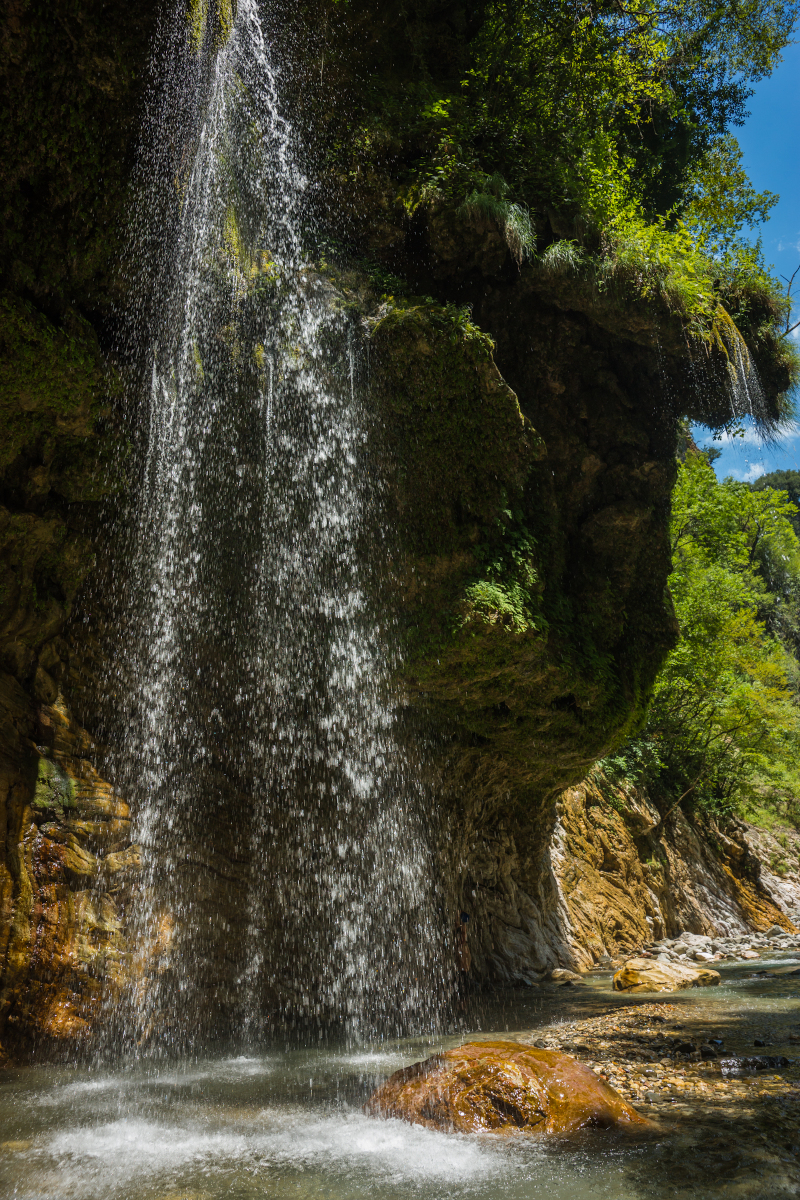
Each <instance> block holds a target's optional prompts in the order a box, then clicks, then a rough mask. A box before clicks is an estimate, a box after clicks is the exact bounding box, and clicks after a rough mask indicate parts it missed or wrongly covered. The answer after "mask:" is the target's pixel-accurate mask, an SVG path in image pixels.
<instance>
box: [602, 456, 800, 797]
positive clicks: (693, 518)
mask: <svg viewBox="0 0 800 1200" xmlns="http://www.w3.org/2000/svg"><path fill="white" fill-rule="evenodd" d="M796 516H797V506H796V505H795V503H794V502H793V501H792V500H791V499H790V498H789V496H788V495H787V493H786V491H783V490H779V489H776V488H774V487H769V486H763V487H761V488H758V489H753V488H751V487H750V486H749V485H748V484H745V483H740V482H738V481H736V480H733V479H726V480H724V482H722V483H720V482H718V480H717V478H716V476H715V474H714V471H713V469H712V468H711V467H710V465H709V464H708V461H707V459H706V458H705V456H704V455H702V454H698V453H697V452H690V453H689V454H688V455H687V458H686V461H685V463H683V464H682V465H681V467H680V469H679V474H678V482H677V484H676V488H675V492H674V495H673V516H672V527H671V535H672V549H673V563H674V570H673V573H672V575H671V577H670V584H669V586H670V591H671V593H672V597H673V601H674V604H675V611H676V614H677V617H678V622H679V625H680V640H679V642H678V644H677V646H676V647H675V649H674V650H673V651H672V652H671V653H670V655H669V657H668V658H667V660H666V662H665V664H664V667H663V669H662V671H661V673H660V675H659V677H658V680H657V682H656V685H655V689H654V693H653V699H652V704H651V707H650V712H649V715H648V718H647V723H646V726H645V728H644V730H643V731H642V734H641V735H640V736H639V737H638V738H636V739H634V740H633V741H631V742H629V743H628V744H627V745H626V746H625V747H623V749H622V750H621V752H620V753H619V754H618V755H616V756H613V757H612V758H611V759H610V760H608V762H607V763H606V764H605V766H606V769H607V771H609V772H610V773H611V774H612V775H613V774H615V773H616V774H617V775H618V776H625V777H628V778H632V779H635V780H641V781H644V782H646V783H647V784H648V785H649V787H650V789H651V791H652V792H653V794H654V796H655V797H656V798H660V799H661V801H662V805H663V806H665V807H666V808H669V807H671V806H672V805H673V804H674V803H675V802H676V801H677V800H678V799H679V798H680V799H682V800H683V801H684V802H685V803H687V804H691V805H693V806H695V807H699V808H700V809H706V810H709V809H710V810H712V811H719V810H726V809H730V808H735V807H740V808H741V807H744V808H746V807H747V806H748V805H750V806H753V805H769V804H772V805H777V806H779V807H782V808H783V809H784V810H787V809H788V811H789V812H790V813H792V814H793V815H794V816H795V817H797V816H798V815H800V809H798V807H797V801H796V796H797V795H798V789H800V705H799V704H798V687H799V686H800V662H798V653H799V652H800V638H798V614H799V613H800V543H798V539H797V534H796V532H795V529H794V525H793V521H794V519H795V518H796Z"/></svg>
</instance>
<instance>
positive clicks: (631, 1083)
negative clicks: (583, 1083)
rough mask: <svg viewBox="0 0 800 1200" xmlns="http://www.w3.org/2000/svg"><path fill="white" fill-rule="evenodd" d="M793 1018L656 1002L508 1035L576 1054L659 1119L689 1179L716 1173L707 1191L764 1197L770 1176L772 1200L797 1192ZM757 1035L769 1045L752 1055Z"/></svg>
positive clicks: (798, 1075)
mask: <svg viewBox="0 0 800 1200" xmlns="http://www.w3.org/2000/svg"><path fill="white" fill-rule="evenodd" d="M797 1018H798V1014H797V1013H793V1012H772V1013H770V1015H769V1030H766V1031H765V1029H764V1025H763V1021H764V1015H763V1014H760V1015H759V1017H758V1022H759V1023H758V1024H757V1025H756V1023H755V1021H754V1017H753V1015H752V1014H751V1013H749V1012H747V1011H743V1012H726V1013H723V1012H721V1011H720V1010H719V1009H718V1008H716V1007H712V1006H708V1007H706V1006H705V1005H698V1004H692V1005H682V1004H680V1003H679V1002H667V1001H663V1002H659V1001H654V1002H650V1003H643V1004H637V1005H632V1006H630V1007H628V1006H626V1007H624V1008H617V1009H613V1010H611V1011H609V1012H607V1013H604V1014H603V1015H602V1016H598V1017H590V1018H588V1019H586V1020H576V1021H569V1022H565V1023H564V1024H559V1025H548V1026H545V1027H542V1028H539V1029H535V1030H526V1031H524V1032H520V1033H516V1034H507V1035H506V1036H507V1037H512V1038H514V1039H515V1040H518V1041H521V1042H525V1043H528V1044H532V1045H535V1046H540V1047H543V1048H547V1049H554V1050H562V1051H565V1052H568V1053H570V1054H572V1055H574V1056H575V1057H576V1058H577V1059H579V1060H580V1061H581V1062H584V1063H586V1065H587V1066H590V1067H591V1068H592V1069H593V1070H594V1071H595V1072H596V1073H597V1074H598V1075H599V1076H600V1077H601V1079H604V1080H606V1081H607V1082H608V1083H609V1084H611V1086H612V1087H614V1088H615V1089H616V1090H617V1091H618V1092H619V1093H620V1094H621V1095H622V1096H623V1097H624V1098H625V1099H627V1100H628V1101H629V1102H630V1103H632V1104H633V1105H634V1107H638V1108H639V1111H640V1112H642V1113H643V1114H644V1115H647V1116H649V1117H651V1118H654V1119H656V1120H657V1121H660V1122H661V1123H662V1125H663V1127H664V1129H665V1136H666V1135H667V1134H668V1136H669V1139H670V1141H669V1144H668V1146H667V1149H666V1150H665V1153H670V1154H675V1155H676V1156H677V1159H678V1160H680V1161H681V1162H682V1163H683V1167H684V1171H685V1172H688V1173H689V1174H691V1172H692V1171H694V1170H696V1171H699V1172H706V1173H708V1172H711V1175H712V1176H713V1179H712V1178H709V1181H708V1188H709V1190H708V1192H707V1193H706V1192H704V1193H703V1194H704V1195H706V1194H708V1195H712V1194H714V1195H716V1194H717V1193H716V1190H712V1189H715V1188H716V1185H717V1184H721V1183H722V1182H723V1181H724V1180H725V1179H729V1180H735V1181H736V1185H737V1190H736V1195H737V1197H739V1196H748V1197H749V1196H753V1197H756V1196H758V1197H762V1196H766V1195H767V1193H766V1192H763V1191H761V1190H759V1189H761V1188H763V1185H764V1182H765V1180H764V1173H765V1172H766V1173H767V1176H768V1177H769V1178H771V1179H773V1180H774V1181H775V1187H776V1189H777V1190H776V1191H775V1192H774V1193H769V1194H770V1196H772V1195H773V1194H774V1195H775V1196H783V1195H784V1194H786V1195H795V1194H798V1193H799V1192H800V1063H799V1062H798V1059H797V1058H795V1057H794V1055H796V1054H797V1049H796V1045H797V1042H798V1040H800V1023H799V1022H798V1019H797ZM756 1039H758V1040H759V1041H764V1042H768V1043H769V1049H768V1050H767V1051H766V1052H764V1053H758V1052H755V1053H754V1050H753V1044H754V1041H755V1040H756ZM747 1059H750V1060H751V1062H753V1065H752V1066H748V1065H746V1060H747ZM756 1059H760V1060H761V1061H762V1062H763V1063H764V1064H765V1065H764V1066H763V1067H762V1069H757V1065H756V1064H755V1061H754V1060H756ZM743 1060H744V1061H743ZM780 1062H788V1066H785V1067H776V1064H778V1063H780ZM665 1145H666V1143H665ZM670 1147H671V1149H670ZM684 1160H685V1161H684ZM779 1179H780V1181H781V1182H780V1188H779V1187H778V1181H779ZM784 1187H786V1188H788V1189H789V1190H788V1191H784V1190H782V1189H783V1188H784ZM679 1194H681V1195H683V1193H682V1192H681V1193H679ZM695 1194H696V1193H695ZM726 1195H727V1193H726Z"/></svg>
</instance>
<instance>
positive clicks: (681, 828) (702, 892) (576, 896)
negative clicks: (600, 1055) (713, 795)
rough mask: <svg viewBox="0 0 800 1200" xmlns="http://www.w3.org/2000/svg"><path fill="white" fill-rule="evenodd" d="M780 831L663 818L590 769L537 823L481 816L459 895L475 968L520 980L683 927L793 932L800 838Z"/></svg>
mask: <svg viewBox="0 0 800 1200" xmlns="http://www.w3.org/2000/svg"><path fill="white" fill-rule="evenodd" d="M779 836H780V837H781V841H778V840H777V838H776V837H774V836H773V835H771V834H768V833H766V832H765V831H764V830H759V829H756V828H755V827H753V826H748V825H746V824H745V823H744V822H742V821H739V820H738V819H735V820H732V821H731V822H730V823H729V824H728V825H727V826H726V827H725V828H724V829H723V828H720V827H719V826H718V825H717V824H716V823H714V822H712V821H710V822H707V823H705V824H694V823H692V822H690V821H689V820H687V818H686V817H685V816H684V815H683V813H681V812H677V813H675V814H674V815H673V816H671V817H670V818H669V819H668V820H667V821H666V822H665V823H664V825H663V826H661V825H659V813H658V810H657V809H656V808H655V807H654V806H653V805H652V804H651V803H650V801H649V800H648V798H647V796H646V795H645V794H643V793H641V792H637V791H635V790H633V789H622V788H616V787H612V786H611V785H610V784H608V783H607V782H603V784H602V787H601V786H600V784H599V783H598V781H597V779H593V778H590V779H586V780H584V781H583V782H582V783H580V784H578V785H577V786H575V787H571V788H568V789H566V790H565V791H564V792H562V794H561V795H560V796H559V797H558V799H557V800H556V802H555V803H553V804H551V805H550V806H545V807H544V808H543V809H542V810H541V812H540V813H539V817H538V821H537V822H536V823H535V824H533V823H532V824H530V825H527V826H526V825H523V826H522V827H521V828H520V826H519V825H515V824H514V823H513V822H511V821H508V820H507V821H505V822H503V823H501V824H500V825H495V824H491V825H490V826H489V827H486V826H481V825H480V824H479V823H476V824H475V825H474V826H473V827H472V828H471V829H470V831H469V833H468V835H467V837H468V839H469V841H468V843H467V844H465V846H464V850H463V853H464V858H465V860H466V862H467V863H468V866H467V868H466V878H465V881H464V888H463V891H462V893H461V895H462V899H463V904H464V907H465V908H467V909H471V911H472V912H473V914H474V919H473V921H472V922H471V923H470V926H471V927H470V945H471V947H472V951H473V960H474V963H475V969H476V972H477V974H478V975H479V977H481V978H484V979H488V978H499V979H504V980H506V981H508V982H510V983H522V984H525V983H529V982H531V981H534V980H535V979H536V978H537V975H541V974H542V973H544V972H549V971H550V970H552V969H553V968H555V967H567V968H571V969H573V970H586V969H587V968H589V967H591V966H593V965H594V964H595V963H596V962H598V961H599V960H600V959H602V958H605V957H606V956H608V957H610V958H616V957H618V956H620V955H621V954H627V953H628V952H630V951H632V950H635V949H637V948H639V947H641V946H642V945H643V944H644V943H647V942H650V941H652V940H656V939H659V938H663V937H674V936H675V935H676V934H677V933H679V932H681V931H683V930H688V931H689V932H692V933H705V934H711V935H712V936H713V935H714V934H717V935H720V936H729V935H731V934H735V933H745V932H748V931H751V930H761V931H765V930H767V929H769V928H770V927H771V926H772V925H775V924H777V925H780V926H781V927H782V928H784V929H786V930H787V931H794V930H795V929H796V925H795V921H798V920H800V865H799V864H798V855H797V846H798V843H797V839H796V837H795V836H794V835H792V834H790V833H784V834H779ZM784 842H785V843H786V844H785V845H784V844H783V843H784ZM776 867H777V869H778V870H779V871H780V872H781V873H780V875H776V874H775V873H774V871H775V868H776Z"/></svg>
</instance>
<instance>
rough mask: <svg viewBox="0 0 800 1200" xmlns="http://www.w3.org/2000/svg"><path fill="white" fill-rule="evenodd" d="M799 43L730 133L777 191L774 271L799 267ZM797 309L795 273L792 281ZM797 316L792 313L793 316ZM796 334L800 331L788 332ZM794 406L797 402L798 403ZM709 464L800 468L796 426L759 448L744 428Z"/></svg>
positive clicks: (757, 469)
mask: <svg viewBox="0 0 800 1200" xmlns="http://www.w3.org/2000/svg"><path fill="white" fill-rule="evenodd" d="M798 101H800V45H793V46H787V48H786V50H785V51H784V55H783V61H782V63H781V65H780V66H779V67H778V69H777V71H775V72H774V74H773V75H771V76H770V78H769V79H764V80H762V82H761V83H758V84H756V88H755V95H754V96H752V97H751V99H750V101H749V104H748V108H749V109H750V116H749V118H748V119H747V122H746V123H745V125H744V126H743V127H742V128H740V129H734V130H733V132H734V133H735V134H736V137H737V138H738V139H739V145H740V146H741V147H742V151H743V153H744V166H745V168H746V170H747V173H748V174H749V176H750V178H751V180H752V181H753V184H754V186H755V187H756V188H757V189H758V190H759V191H764V190H766V191H770V192H777V193H778V195H779V196H780V202H779V203H778V204H777V205H776V206H775V208H773V210H772V215H771V217H770V220H769V221H768V222H767V224H766V225H764V226H762V227H761V236H762V242H763V246H764V258H765V259H766V261H767V262H768V263H772V264H773V266H774V268H775V271H776V272H777V273H778V274H779V275H791V274H792V272H793V271H794V269H795V267H797V266H800V124H798V121H797V109H798ZM796 291H797V295H798V307H799V308H800V273H798V279H797V288H796ZM798 316H800V311H798V312H797V313H796V316H795V319H797V317H798ZM798 335H800V330H797V331H795V335H794V336H796V337H797V336H798ZM798 407H799V408H800V404H799V405H798ZM695 437H696V439H697V441H698V444H700V445H704V444H707V442H708V440H709V438H708V435H707V431H706V430H704V429H702V428H701V427H699V426H698V427H697V428H696V429H695ZM716 444H717V445H718V446H719V448H720V449H721V450H722V455H721V457H720V458H719V459H718V460H717V462H716V464H715V466H716V470H717V474H718V475H719V477H720V478H722V477H723V476H725V475H733V476H734V477H735V478H736V479H755V478H756V477H757V476H758V475H763V474H764V473H765V472H767V471H775V470H777V469H779V468H781V469H784V468H787V467H789V468H791V469H793V470H798V471H800V425H798V427H797V431H796V432H791V433H790V435H789V436H786V437H784V438H783V439H782V440H781V442H780V444H779V445H778V446H777V447H766V446H763V445H762V444H761V443H760V441H759V439H758V437H757V436H756V434H755V432H754V431H753V430H752V429H750V430H747V431H746V433H745V437H744V438H724V439H723V440H722V442H718V443H716Z"/></svg>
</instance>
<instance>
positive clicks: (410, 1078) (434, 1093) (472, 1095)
mask: <svg viewBox="0 0 800 1200" xmlns="http://www.w3.org/2000/svg"><path fill="white" fill-rule="evenodd" d="M365 1112H367V1113H368V1114H370V1115H372V1116H382V1117H399V1118H400V1119H401V1120H404V1121H411V1122H412V1123H414V1124H417V1125H425V1126H427V1127H428V1128H431V1129H445V1130H451V1131H453V1132H457V1133H480V1132H487V1131H492V1132H495V1133H514V1132H522V1133H541V1134H566V1133H574V1132H575V1131H576V1130H578V1129H583V1128H585V1127H591V1126H594V1127H596V1128H600V1129H611V1128H628V1129H632V1128H634V1127H642V1128H645V1127H647V1126H648V1125H649V1124H650V1123H649V1122H648V1121H647V1120H646V1119H645V1118H644V1117H642V1116H640V1114H639V1113H638V1112H637V1111H636V1109H635V1108H632V1107H631V1105H630V1104H628V1103H627V1101H625V1100H624V1099H623V1098H622V1096H620V1094H619V1092H616V1091H615V1090H614V1089H613V1088H612V1087H609V1086H608V1084H606V1083H604V1082H603V1081H602V1079H599V1078H598V1077H597V1076H596V1075H595V1073H594V1071H592V1070H590V1068H589V1067H586V1066H584V1065H583V1064H582V1063H579V1062H577V1060H576V1059H574V1058H572V1057H570V1055H568V1054H559V1053H558V1052H556V1051H552V1050H536V1049H533V1048H531V1047H528V1046H520V1045H519V1043H518V1042H504V1041H497V1042H467V1043H466V1044H465V1045H463V1046H458V1047H457V1048H456V1049H454V1050H445V1051H444V1052H443V1053H442V1054H435V1055H433V1057H432V1058H427V1059H425V1061H424V1062H418V1063H414V1064H413V1066H410V1067H404V1068H403V1069H402V1070H400V1071H395V1073H394V1075H392V1076H391V1077H390V1078H389V1079H387V1081H386V1083H384V1084H383V1085H382V1086H381V1087H380V1088H378V1089H377V1091H376V1092H374V1093H373V1094H372V1096H370V1098H369V1100H368V1101H367V1103H366V1105H365Z"/></svg>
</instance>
